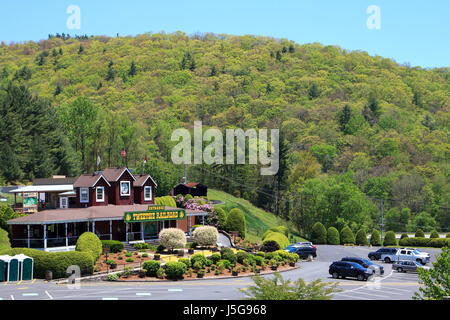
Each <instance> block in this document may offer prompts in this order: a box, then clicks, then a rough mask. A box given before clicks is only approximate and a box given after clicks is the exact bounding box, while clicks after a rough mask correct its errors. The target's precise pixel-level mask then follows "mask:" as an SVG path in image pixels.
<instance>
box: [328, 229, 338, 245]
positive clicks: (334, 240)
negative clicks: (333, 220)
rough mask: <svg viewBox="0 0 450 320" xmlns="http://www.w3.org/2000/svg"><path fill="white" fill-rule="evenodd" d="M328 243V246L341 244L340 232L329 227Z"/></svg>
mask: <svg viewBox="0 0 450 320" xmlns="http://www.w3.org/2000/svg"><path fill="white" fill-rule="evenodd" d="M327 243H328V244H334V245H338V244H339V231H338V229H336V228H335V227H329V228H328V232H327Z"/></svg>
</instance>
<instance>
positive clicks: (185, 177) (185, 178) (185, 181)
mask: <svg viewBox="0 0 450 320" xmlns="http://www.w3.org/2000/svg"><path fill="white" fill-rule="evenodd" d="M183 179H184V182H183V183H184V184H186V183H187V175H186V163H185V164H184V177H183Z"/></svg>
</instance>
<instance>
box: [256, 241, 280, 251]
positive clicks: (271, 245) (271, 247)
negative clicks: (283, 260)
mask: <svg viewBox="0 0 450 320" xmlns="http://www.w3.org/2000/svg"><path fill="white" fill-rule="evenodd" d="M261 250H262V251H264V252H273V251H277V250H280V245H279V244H278V242H276V241H275V240H264V241H263V243H262V244H261Z"/></svg>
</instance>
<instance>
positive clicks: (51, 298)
mask: <svg viewBox="0 0 450 320" xmlns="http://www.w3.org/2000/svg"><path fill="white" fill-rule="evenodd" d="M45 294H46V295H47V296H48V297H49V298H50V300H53V297H52V296H51V295H50V293H48V291H47V290H45Z"/></svg>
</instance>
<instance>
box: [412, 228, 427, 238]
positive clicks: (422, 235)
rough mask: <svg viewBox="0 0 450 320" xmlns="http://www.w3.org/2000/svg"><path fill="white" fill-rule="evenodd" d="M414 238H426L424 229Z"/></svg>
mask: <svg viewBox="0 0 450 320" xmlns="http://www.w3.org/2000/svg"><path fill="white" fill-rule="evenodd" d="M414 237H416V238H425V233H424V232H423V230H422V229H419V230H417V231H416V234H415V235H414Z"/></svg>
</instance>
